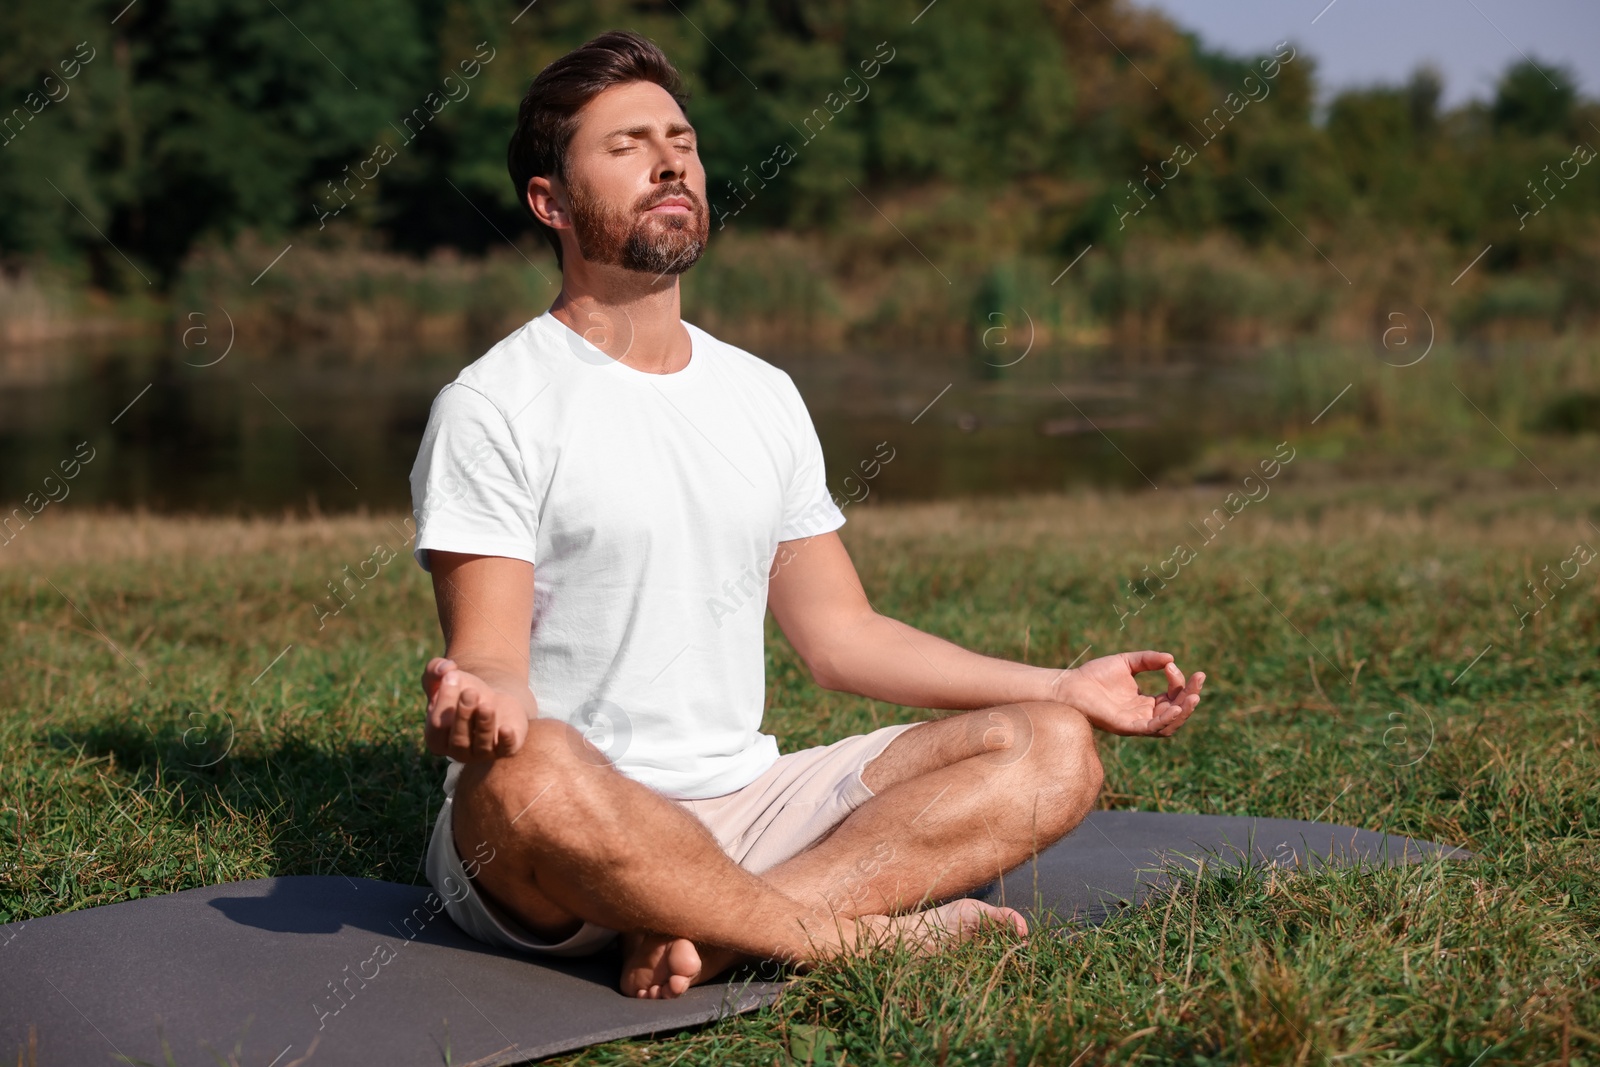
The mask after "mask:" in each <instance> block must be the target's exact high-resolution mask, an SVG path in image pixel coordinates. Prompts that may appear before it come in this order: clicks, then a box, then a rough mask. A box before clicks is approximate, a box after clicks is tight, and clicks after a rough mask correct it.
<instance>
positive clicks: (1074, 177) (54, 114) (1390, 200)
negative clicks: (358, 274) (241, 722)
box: [0, 0, 1600, 332]
mask: <svg viewBox="0 0 1600 1067" xmlns="http://www.w3.org/2000/svg"><path fill="white" fill-rule="evenodd" d="M123 6H124V5H123V3H121V2H118V0H54V2H48V3H47V2H46V0H18V2H16V3H12V4H8V5H6V6H5V7H4V9H3V10H0V41H3V42H4V44H3V45H0V126H3V133H0V141H3V142H4V143H3V145H0V153H4V159H5V164H6V165H5V166H4V167H0V257H3V258H4V259H5V260H6V261H7V265H9V266H12V267H15V266H16V265H18V264H24V263H28V262H39V261H41V260H49V259H53V260H56V261H58V262H64V263H65V264H66V266H65V268H64V269H67V270H71V269H74V267H75V265H76V264H79V263H84V262H86V263H87V264H88V268H89V272H90V277H91V279H92V281H93V283H94V284H95V285H97V286H99V287H102V288H109V289H113V290H116V289H122V290H128V289H138V288H142V287H147V286H148V287H150V290H151V291H157V290H164V289H166V288H168V287H170V286H171V285H172V284H173V282H174V281H175V280H176V279H177V278H178V277H179V276H180V275H181V274H182V272H183V263H184V260H185V259H186V258H187V257H189V256H190V255H191V254H192V253H193V252H194V250H195V249H196V248H201V247H214V246H216V245H218V244H228V243H230V242H233V241H234V240H236V239H237V238H238V237H239V236H240V235H241V234H242V233H244V232H245V231H253V232H255V233H256V234H257V235H259V237H260V239H261V240H262V241H263V242H264V243H266V244H271V243H272V242H273V241H276V240H278V239H279V238H280V237H281V238H282V239H283V243H288V242H289V241H290V240H292V239H293V237H294V234H296V233H297V232H298V233H302V234H303V233H304V232H305V231H306V230H308V229H309V230H315V231H317V232H318V234H319V235H321V234H322V231H323V229H324V226H325V225H326V220H327V218H328V217H329V215H330V213H333V212H335V211H336V212H337V216H338V220H339V223H340V225H342V226H346V227H353V228H355V229H358V230H360V231H362V232H364V233H365V234H367V235H370V237H371V238H372V240H371V241H370V242H369V245H370V246H387V247H389V248H392V249H395V250H398V251H401V252H404V253H410V254H415V255H419V256H421V255H424V254H426V253H428V252H431V251H433V250H435V249H437V248H439V247H441V246H449V247H453V248H456V249H458V250H461V251H464V252H468V253H473V254H478V253H482V252H484V251H485V250H486V249H488V248H490V247H501V246H503V244H504V242H505V241H507V240H510V241H519V240H520V241H522V242H523V243H524V245H528V244H537V241H535V240H533V238H532V234H531V229H530V227H531V223H530V221H529V220H528V219H527V218H526V216H525V213H524V212H523V210H522V208H521V206H520V204H519V203H518V201H517V198H516V197H515V195H514V193H513V191H512V189H511V188H510V183H509V181H508V179H507V175H506V172H505V163H504V157H505V147H506V141H507V138H508V136H509V132H510V129H511V126H512V121H513V118H514V116H515V113H516V108H517V105H518V103H519V101H520V98H521V96H522V93H523V92H524V90H525V89H526V86H527V83H528V81H529V80H530V79H531V78H532V76H533V74H534V73H535V72H536V71H538V70H539V69H540V68H541V67H542V66H543V65H544V64H546V63H548V62H549V61H550V60H552V59H554V58H555V57H557V56H559V55H561V54H562V53H563V52H565V51H567V50H568V49H570V48H572V47H574V46H576V45H578V44H581V43H582V42H583V41H585V40H587V39H589V38H591V37H592V36H594V35H595V34H597V33H599V32H601V31H603V30H605V29H609V28H613V27H618V26H626V27H630V28H634V29H637V30H639V31H641V32H643V33H645V34H647V35H648V36H651V37H652V38H653V39H655V40H656V41H657V42H658V43H660V44H661V45H662V46H663V47H664V48H665V49H666V50H667V52H668V54H669V55H671V56H672V57H673V59H674V60H675V62H676V63H677V64H678V65H679V67H680V69H681V70H682V71H683V74H684V76H685V79H686V82H687V83H688V86H689V88H690V90H691V96H692V99H691V101H690V104H689V113H690V117H691V119H692V120H693V121H694V122H695V123H696V125H697V126H698V127H699V129H700V131H701V135H702V136H701V140H702V146H703V148H702V151H703V157H704V160H705V163H706V167H707V174H708V195H709V200H710V207H711V210H712V212H713V217H714V219H715V220H716V221H715V222H714V225H715V226H717V227H718V228H722V227H724V226H727V225H732V226H737V227H741V228H743V229H745V231H746V232H771V231H774V230H779V229H783V230H789V231H794V232H808V233H809V234H810V235H815V236H825V237H827V238H828V240H829V241H831V242H832V244H833V246H835V247H838V248H842V249H847V250H848V252H849V255H848V256H846V257H844V258H855V259H859V260H863V261H865V262H867V263H881V264H884V265H889V264H890V263H891V261H901V260H906V261H910V260H911V259H913V257H914V258H915V260H916V261H917V265H918V267H919V269H920V267H921V264H922V262H923V261H922V256H923V255H926V256H927V257H928V258H929V259H930V260H932V261H935V262H940V263H942V264H943V265H944V266H945V267H947V268H948V267H952V266H953V265H954V261H957V260H959V261H961V262H962V263H963V264H965V263H966V262H968V261H972V260H973V259H974V257H979V258H981V259H982V260H983V262H982V263H981V264H980V265H978V266H977V267H975V268H974V269H973V271H972V275H973V277H981V276H982V274H983V271H984V270H986V269H988V267H989V265H992V264H995V263H998V262H1000V261H1002V260H1005V259H1007V258H1013V257H1029V256H1041V257H1066V258H1070V257H1071V256H1075V255H1077V254H1078V252H1079V251H1081V250H1082V249H1083V248H1084V247H1085V246H1087V245H1089V244H1094V245H1096V246H1098V247H1099V248H1100V249H1101V252H1100V253H1097V254H1109V255H1110V256H1111V257H1112V258H1113V259H1114V260H1115V261H1116V262H1117V263H1119V264H1123V263H1124V258H1123V257H1125V256H1128V255H1133V254H1135V253H1133V252H1131V251H1130V246H1129V244H1128V242H1129V241H1130V240H1131V239H1133V238H1134V237H1135V235H1137V236H1139V237H1142V238H1147V239H1151V240H1163V241H1172V242H1174V243H1178V244H1186V245H1193V246H1197V247H1202V246H1206V245H1207V244H1208V243H1212V244H1215V243H1216V242H1218V241H1220V242H1222V243H1229V242H1232V245H1233V246H1234V247H1238V248H1240V249H1242V250H1243V251H1244V252H1245V253H1247V254H1249V255H1251V256H1257V255H1259V254H1260V253H1261V252H1262V250H1264V249H1265V250H1269V251H1270V250H1272V249H1281V250H1293V251H1294V252H1295V253H1297V254H1298V255H1300V256H1302V257H1304V256H1305V255H1306V254H1307V249H1306V247H1305V241H1306V240H1307V239H1308V238H1309V239H1311V240H1313V241H1316V242H1317V243H1318V247H1319V249H1320V250H1321V251H1323V252H1324V253H1326V254H1328V255H1329V256H1330V258H1332V259H1333V260H1335V261H1338V260H1339V259H1340V255H1335V253H1336V252H1337V253H1342V254H1347V253H1348V252H1349V251H1350V250H1351V249H1356V250H1359V251H1362V252H1368V253H1377V252H1379V251H1381V250H1384V249H1388V248H1390V247H1392V246H1394V245H1395V243H1396V238H1397V237H1401V236H1404V238H1405V239H1406V240H1408V241H1410V242H1412V243H1415V244H1420V245H1427V246H1430V247H1434V248H1436V249H1437V250H1438V252H1437V258H1438V259H1439V260H1441V261H1449V262H1454V263H1458V264H1459V263H1464V262H1467V261H1468V260H1470V259H1471V257H1472V256H1474V255H1476V254H1477V253H1478V252H1479V251H1481V250H1482V249H1483V248H1484V246H1485V245H1488V244H1491V243H1492V244H1493V246H1494V252H1493V254H1492V255H1491V256H1489V257H1488V258H1487V259H1486V260H1485V261H1484V262H1483V263H1482V264H1481V265H1480V267H1479V268H1478V269H1477V271H1476V272H1475V275H1474V277H1473V279H1472V280H1471V282H1470V283H1469V285H1468V288H1470V287H1472V286H1476V285H1478V284H1480V280H1481V279H1484V278H1492V277H1494V276H1499V275H1514V274H1522V273H1526V272H1528V271H1529V270H1531V269H1538V270H1544V271H1546V272H1548V273H1550V274H1551V275H1552V276H1553V277H1557V278H1561V279H1569V280H1566V281H1562V283H1561V285H1562V286H1563V288H1562V292H1561V293H1560V294H1558V297H1557V298H1556V299H1555V301H1554V303H1550V302H1549V301H1546V302H1545V304H1543V305H1541V306H1542V307H1545V312H1544V313H1545V314H1547V315H1549V316H1552V317H1553V319H1552V321H1558V322H1562V323H1565V322H1568V321H1570V320H1571V319H1573V318H1574V317H1577V318H1584V317H1586V316H1589V315H1591V314H1592V313H1593V312H1594V311H1595V310H1596V309H1597V308H1600V296H1597V295H1596V293H1595V291H1593V290H1594V285H1595V284H1596V283H1594V282H1593V281H1585V280H1584V279H1585V278H1592V277H1593V276H1594V275H1595V272H1594V271H1593V270H1592V269H1589V268H1590V267H1591V266H1592V264H1593V261H1594V259H1595V256H1596V255H1597V254H1600V253H1597V248H1600V185H1597V184H1596V183H1595V182H1594V181H1592V180H1590V179H1591V178H1592V175H1589V174H1587V172H1585V173H1584V175H1583V176H1582V177H1581V178H1579V179H1571V178H1570V177H1568V178H1562V177H1560V176H1559V175H1561V174H1569V173H1570V168H1571V167H1572V165H1573V164H1572V163H1571V162H1570V159H1571V157H1572V153H1573V152H1574V148H1575V143H1576V142H1582V141H1585V140H1587V141H1588V142H1589V143H1591V144H1592V143H1593V142H1594V141H1596V140H1600V138H1597V137H1594V136H1593V124H1595V123H1596V122H1600V108H1597V106H1596V105H1595V103H1594V102H1593V101H1591V100H1587V99H1585V98H1582V97H1581V96H1580V95H1579V94H1578V92H1577V90H1576V88H1575V82H1574V80H1573V78H1572V75H1571V74H1570V72H1567V71H1565V70H1563V69H1562V68H1560V67H1558V66H1554V65H1551V64H1548V63H1544V62H1540V61H1538V60H1537V59H1534V60H1526V61H1519V62H1518V63H1517V64H1515V65H1513V66H1512V67H1510V68H1508V70H1507V71H1506V73H1505V75H1504V77H1503V78H1502V79H1501V82H1500V85H1499V87H1498V90H1497V93H1496V96H1495V99H1494V100H1493V102H1492V103H1491V104H1488V105H1484V104H1468V105H1466V106H1463V107H1459V108H1456V109H1454V110H1451V111H1448V112H1444V111H1441V109H1440V105H1439V100H1440V94H1441V82H1440V79H1439V76H1438V74H1437V72H1435V71H1433V70H1431V69H1428V68H1422V69H1419V70H1418V71H1417V72H1416V73H1415V74H1414V75H1412V77H1411V78H1410V80H1409V81H1407V82H1406V83H1405V84H1402V85H1396V86H1378V87H1373V88H1367V89H1361V90H1353V91H1349V92H1345V93H1341V94H1339V95H1338V96H1336V97H1335V98H1334V99H1333V100H1332V102H1331V104H1330V106H1329V108H1328V110H1327V114H1326V116H1325V117H1319V116H1318V114H1317V113H1316V109H1315V108H1314V106H1313V104H1314V101H1315V99H1316V97H1317V85H1316V77H1317V75H1316V67H1315V63H1314V61H1313V59H1312V58H1311V57H1310V56H1309V55H1307V54H1304V53H1302V52H1301V51H1299V50H1298V49H1297V48H1296V47H1295V45H1294V44H1293V43H1292V42H1286V43H1284V44H1283V45H1280V46H1278V47H1277V49H1276V50H1275V52H1274V53H1273V54H1270V55H1261V56H1242V55H1232V54H1227V53H1223V52H1218V51H1214V50H1211V49H1208V48H1207V47H1206V46H1205V45H1204V44H1203V43H1201V42H1200V41H1199V40H1197V39H1196V38H1194V37H1193V36H1192V35H1187V34H1184V33H1180V32H1179V31H1178V30H1177V29H1176V28H1174V27H1173V26H1172V25H1171V24H1170V23H1169V22H1167V21H1166V20H1165V19H1164V18H1162V17H1161V16H1159V15H1155V14H1152V13H1148V12H1143V11H1140V10H1138V9H1136V8H1134V7H1133V6H1131V4H1130V3H1129V2H1128V0H1082V2H1080V3H1072V4H1065V5H1061V4H1054V5H1039V4H1037V3H1033V2H1032V0H1000V2H998V4H989V5H977V6H975V5H961V4H940V5H935V6H933V7H931V8H929V9H927V10H926V11H925V12H923V13H922V14H921V15H920V16H919V17H918V18H917V19H916V21H915V22H914V23H913V22H911V21H910V20H908V19H907V18H906V17H905V16H906V12H905V11H904V10H902V8H901V7H900V6H898V5H893V4H887V3H880V2H871V3H845V2H843V0H830V2H827V3H821V4H808V5H791V4H754V5H747V4H735V3H732V2H730V0H694V2H689V0H685V2H684V3H682V4H675V5H665V6H661V5H654V4H644V3H640V2H636V0H600V2H597V3H593V4H585V5H574V4H534V5H527V4H525V3H523V2H520V0H517V2H513V0H351V2H350V3H340V4H333V5H327V4H315V3H311V2H309V0H271V2H269V0H172V2H168V3H141V4H136V5H133V6H132V7H129V8H127V9H126V10H122V8H123ZM75 49H81V50H82V52H83V54H89V53H92V54H93V59H92V60H91V61H89V62H86V63H83V64H82V66H81V70H80V71H78V73H77V74H76V76H75V77H74V78H72V79H70V80H68V81H66V82H64V83H62V84H58V85H57V90H58V95H60V92H59V90H61V89H66V90H69V91H68V92H66V93H65V95H61V98H60V99H59V100H57V101H54V102H49V101H46V98H45V97H44V96H42V95H40V94H41V92H43V90H44V88H45V83H44V80H43V79H45V77H46V76H47V75H48V76H51V77H53V78H55V79H57V82H59V81H60V79H61V77H62V73H63V71H62V63H63V61H70V60H71V59H72V57H73V55H74V50H75ZM475 55H477V56H479V57H488V56H492V57H493V58H492V59H484V60H483V62H481V63H479V64H478V66H479V70H478V72H477V73H476V74H475V75H474V76H473V77H471V78H469V79H466V80H465V89H466V90H467V91H466V92H465V93H464V94H461V95H460V96H459V98H451V99H450V100H448V101H447V102H446V103H445V105H444V106H442V107H439V106H430V105H429V104H428V103H427V102H428V101H430V100H432V101H434V102H435V105H436V104H437V101H438V100H439V97H440V94H441V93H442V90H443V87H444V86H445V85H446V79H447V78H448V77H455V78H456V80H457V82H461V81H462V79H461V77H460V68H461V65H462V63H463V62H464V61H469V60H471V59H472V58H473V57H474V56H475ZM52 84H55V83H52ZM30 94H32V95H30ZM41 101H45V102H44V103H43V105H42V106H41ZM6 108H10V110H9V111H7V110H5V109H6ZM6 123H9V125H5V124H6ZM380 149H381V150H382V151H383V152H387V153H390V154H391V156H392V158H389V159H387V160H385V161H383V162H381V163H376V164H375V163H373V162H372V161H373V160H374V158H375V156H376V155H377V154H378V153H379V152H380ZM1180 149H1182V150H1185V151H1187V152H1188V153H1189V154H1190V155H1191V157H1192V158H1189V159H1187V161H1185V162H1184V163H1182V164H1181V165H1177V166H1174V165H1173V164H1172V163H1171V162H1170V161H1171V160H1173V158H1174V156H1175V153H1178V152H1179V151H1180ZM1563 161H1567V162H1563ZM374 167H376V168H377V172H376V174H375V175H374V174H373V168H374ZM358 172H359V173H362V174H364V175H366V176H365V177H359V178H357V177H353V176H354V175H356V174H357V173H358ZM1535 196H1537V197H1538V198H1539V199H1538V200H1535V199H1534V197H1535ZM1537 203H1545V204H1547V207H1546V209H1545V210H1542V211H1540V212H1538V213H1537V214H1536V215H1528V214H1526V212H1528V211H1529V210H1530V209H1531V208H1532V207H1533V206H1535V205H1536V204H1537ZM935 204H936V205H938V207H937V208H933V207H929V205H935ZM880 211H881V212H882V215H881V216H880V214H879V212H880ZM883 218H889V219H893V220H894V225H895V227H896V228H897V229H898V230H899V231H900V232H899V233H894V232H892V231H887V227H885V230H886V232H889V236H890V237H891V238H892V240H890V241H888V242H886V243H880V242H879V241H878V239H877V238H876V237H875V236H871V235H870V234H869V232H868V231H869V230H870V229H871V228H872V227H876V226H878V224H879V223H880V222H881V221H882V219H883ZM907 241H909V242H911V244H910V245H908V244H907ZM913 246H914V247H913ZM280 247H281V246H280ZM1128 266H1129V269H1131V270H1133V269H1136V268H1137V264H1128ZM831 271H832V274H833V276H834V278H835V279H836V280H845V279H846V278H849V279H850V280H852V281H853V280H855V278H854V276H855V275H857V274H858V273H859V272H857V271H855V270H854V268H844V267H841V265H840V264H838V263H835V264H832V265H831ZM947 273H952V274H953V273H954V272H953V271H950V270H947ZM1122 284H1123V285H1124V287H1128V286H1136V285H1137V284H1138V282H1137V280H1136V279H1134V278H1131V277H1130V278H1129V279H1126V280H1125V281H1124V282H1123V283H1122ZM1484 284H1488V283H1484ZM1513 295H1514V294H1513ZM1524 295H1526V294H1524ZM1178 299H1180V300H1188V299H1190V298H1188V297H1181V296H1180V297H1178ZM1207 299H1213V300H1225V299H1226V293H1225V292H1224V291H1223V290H1222V289H1217V290H1216V291H1215V292H1213V293H1212V294H1211V296H1210V297H1207ZM1499 299H1500V298H1499V297H1485V300H1486V301H1487V303H1485V305H1484V308H1485V310H1484V311H1483V313H1482V315H1479V317H1477V318H1474V314H1475V313H1474V312H1472V311H1471V310H1470V309H1469V310H1467V311H1463V312H1462V313H1461V316H1460V321H1462V322H1466V323H1487V322H1490V321H1492V320H1493V319H1494V317H1495V316H1496V315H1499V314H1500V312H1499V310H1498V308H1499V307H1500V304H1499V303H1496V301H1498V300H1499ZM1517 301H1523V302H1525V300H1523V297H1522V296H1517V297H1516V299H1515V300H1513V301H1512V304H1514V305H1517V306H1520V304H1517ZM1508 306H1509V305H1508ZM883 314H884V315H886V316H887V317H888V318H889V319H893V318H894V317H895V316H894V314H893V313H892V310H891V311H885V312H883ZM963 314H964V312H963V311H961V310H959V309H958V311H957V312H956V314H955V317H956V318H957V319H959V318H961V317H962V316H963ZM1209 314H1210V313H1205V314H1204V315H1202V318H1204V317H1207V316H1208V315H1209ZM1297 315H1299V312H1295V313H1293V314H1291V315H1289V316H1288V317H1291V318H1293V317H1295V316H1297ZM1485 316H1487V317H1485ZM1202 332H1204V331H1202Z"/></svg>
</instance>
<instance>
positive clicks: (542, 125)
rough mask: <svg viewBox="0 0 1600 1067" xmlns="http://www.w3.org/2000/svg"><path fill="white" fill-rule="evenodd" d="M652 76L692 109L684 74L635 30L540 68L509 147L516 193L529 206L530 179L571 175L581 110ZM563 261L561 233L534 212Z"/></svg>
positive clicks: (558, 261)
mask: <svg viewBox="0 0 1600 1067" xmlns="http://www.w3.org/2000/svg"><path fill="white" fill-rule="evenodd" d="M627 82H653V83H654V84H656V85H659V86H661V88H663V89H665V90H666V91H667V92H669V93H671V94H672V98H673V99H674V100H676V101H677V102H678V106H679V107H680V108H684V109H685V112H686V113H687V106H688V103H689V94H688V93H687V92H686V91H685V90H684V88H683V79H682V78H681V77H680V76H679V74H678V70H677V68H676V67H674V66H673V65H672V61H671V60H669V59H668V58H667V54H666V53H665V52H663V51H662V50H661V49H660V48H659V47H658V46H657V45H656V43H655V42H654V41H652V40H650V39H649V38H648V37H644V36H642V35H640V34H637V33H634V32H633V31H632V30H611V31H608V32H606V33H602V34H601V35H600V36H598V37H596V38H595V39H594V40H592V41H589V42H588V43H587V44H584V45H582V46H581V47H579V48H575V49H573V50H572V51H570V52H568V53H567V54H566V55H564V56H562V57H561V58H560V59H557V60H555V61H554V62H552V63H551V64H550V65H549V66H547V67H545V68H544V69H543V70H541V71H540V72H539V74H538V76H537V77H536V78H534V79H533V84H532V85H529V86H528V92H527V95H525V96H524V97H523V98H522V107H521V108H520V109H519V110H518V111H517V128H516V129H515V130H514V131H513V132H512V134H511V144H510V146H509V147H508V148H507V149H506V167H507V169H509V170H510V171H511V184H512V185H513V186H515V187H516V190H517V199H518V200H519V201H520V202H521V203H522V206H523V207H525V208H527V209H528V213H529V214H530V215H531V214H533V209H532V208H531V207H529V206H528V181H529V179H532V178H536V177H542V178H549V177H555V178H559V179H561V180H562V181H565V180H566V177H567V175H566V159H567V146H568V145H569V144H571V143H572V135H573V134H574V133H576V132H577V129H578V112H579V111H580V110H582V109H583V106H584V105H585V104H587V103H588V102H589V101H590V100H593V99H594V98H595V97H596V96H598V95H600V93H601V92H602V91H603V90H605V89H609V88H610V87H611V86H613V85H623V84H626V83H627ZM534 223H535V224H536V225H537V226H538V227H539V229H540V230H541V231H543V233H544V239H545V240H546V241H548V242H550V247H551V248H552V249H554V250H555V254H556V265H557V266H560V265H561V237H560V235H559V234H558V233H557V232H556V231H555V230H553V229H551V228H550V227H549V226H546V225H545V224H544V223H542V222H539V220H538V218H537V217H535V218H534Z"/></svg>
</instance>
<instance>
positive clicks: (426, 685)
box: [422, 656, 456, 697]
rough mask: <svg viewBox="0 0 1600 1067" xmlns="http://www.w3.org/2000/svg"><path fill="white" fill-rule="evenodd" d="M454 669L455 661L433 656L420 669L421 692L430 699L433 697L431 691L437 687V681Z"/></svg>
mask: <svg viewBox="0 0 1600 1067" xmlns="http://www.w3.org/2000/svg"><path fill="white" fill-rule="evenodd" d="M455 669H456V662H455V660H452V659H448V658H446V657H444V656H435V657H433V658H432V659H430V660H429V661H428V665H427V666H426V667H424V668H422V688H423V691H424V692H426V693H427V694H428V695H429V696H430V697H431V696H432V695H433V691H434V690H435V689H437V688H438V686H439V679H440V678H443V677H444V675H445V674H446V673H447V672H449V671H453V670H455Z"/></svg>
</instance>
